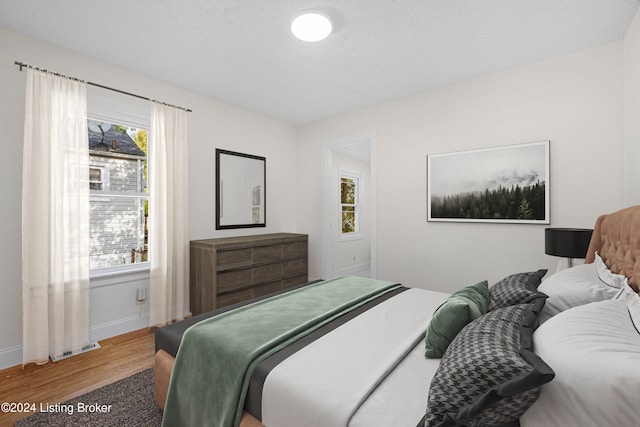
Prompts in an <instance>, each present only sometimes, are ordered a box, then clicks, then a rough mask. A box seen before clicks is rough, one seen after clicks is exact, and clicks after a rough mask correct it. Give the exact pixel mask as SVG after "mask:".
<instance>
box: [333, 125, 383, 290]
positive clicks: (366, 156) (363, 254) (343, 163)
mask: <svg viewBox="0 0 640 427" xmlns="http://www.w3.org/2000/svg"><path fill="white" fill-rule="evenodd" d="M377 168H378V161H377V146H376V134H375V132H372V133H368V134H363V135H354V136H349V137H344V138H336V139H331V140H327V141H324V142H323V143H322V277H323V278H324V279H330V278H333V277H339V276H346V275H357V276H364V277H370V278H374V279H375V278H377V277H378V259H377V254H378V250H377V247H378V237H377V230H378V224H377V220H378V218H377V212H378V207H377V203H378V200H377V194H378V188H377V176H378V170H377ZM341 175H357V176H360V183H361V191H360V201H361V203H360V209H361V210H360V211H359V227H360V228H358V230H357V232H356V233H343V224H342V213H341V210H340V202H341V200H340V176H341Z"/></svg>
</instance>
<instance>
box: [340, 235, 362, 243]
mask: <svg viewBox="0 0 640 427" xmlns="http://www.w3.org/2000/svg"><path fill="white" fill-rule="evenodd" d="M363 239H364V234H362V233H349V234H342V233H341V234H340V237H339V240H340V241H341V242H351V241H354V240H363Z"/></svg>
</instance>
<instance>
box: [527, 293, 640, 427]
mask: <svg viewBox="0 0 640 427" xmlns="http://www.w3.org/2000/svg"><path fill="white" fill-rule="evenodd" d="M636 298H637V296H636ZM533 339H534V348H535V350H536V353H537V354H538V355H540V356H541V357H542V359H544V361H545V362H547V363H548V364H549V366H551V367H552V368H553V369H554V371H555V373H556V377H555V378H554V379H553V381H551V382H550V383H549V384H546V385H544V386H542V392H541V394H540V397H539V398H538V400H537V401H536V402H535V403H534V404H533V406H532V407H531V408H529V410H528V411H527V412H526V413H525V414H524V415H523V416H522V417H521V418H520V423H521V425H522V427H539V426H544V427H553V426H558V427H572V426H576V427H578V426H579V427H588V426H594V427H602V426H620V427H626V426H629V427H633V426H638V425H640V405H638V403H637V399H638V396H640V370H639V369H638V367H639V366H640V335H639V334H638V332H637V331H636V329H635V327H634V326H633V323H632V322H631V318H630V314H629V310H628V307H627V302H626V301H625V300H615V299H614V300H607V301H600V302H593V303H590V304H586V305H582V306H579V307H574V308H572V309H569V310H567V311H564V312H562V313H560V314H557V315H556V316H554V317H552V318H551V319H549V320H548V321H547V322H545V323H544V324H543V325H541V326H540V327H539V328H538V329H537V330H536V332H535V333H534V334H533Z"/></svg>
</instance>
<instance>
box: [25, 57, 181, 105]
mask: <svg viewBox="0 0 640 427" xmlns="http://www.w3.org/2000/svg"><path fill="white" fill-rule="evenodd" d="M15 64H16V65H17V66H18V67H20V71H22V69H23V68H25V67H26V68H31V69H34V70H38V71H42V72H43V73H48V74H52V75H54V76H58V77H64V78H66V79H71V80H75V81H78V82H82V83H85V84H88V85H91V86H95V87H99V88H102V89H107V90H110V91H113V92H118V93H121V94H123V95H129V96H133V97H134V98H140V99H144V100H145V101H151V102H156V103H158V104H162V105H166V106H168V107H173V108H178V109H180V110H183V111H186V112H188V113H191V110H190V109H189V108H184V107H179V106H177V105H172V104H167V103H166V102H161V101H156V100H155V99H151V98H147V97H146V96H142V95H136V94H135V93H131V92H125V91H124V90H120V89H116V88H112V87H109V86H105V85H101V84H99V83H93V82H87V81H84V80H81V79H78V78H76V77H71V76H67V75H64V74H60V73H55V72H53V71H49V70H45V69H43V68H38V67H34V66H33V65H30V64H25V63H24V62H20V61H15Z"/></svg>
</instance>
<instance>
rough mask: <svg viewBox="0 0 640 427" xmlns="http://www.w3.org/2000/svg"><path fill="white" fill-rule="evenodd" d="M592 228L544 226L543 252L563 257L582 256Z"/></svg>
mask: <svg viewBox="0 0 640 427" xmlns="http://www.w3.org/2000/svg"><path fill="white" fill-rule="evenodd" d="M592 233H593V230H591V229H588V228H545V229H544V253H545V254H547V255H554V256H559V257H564V258H584V257H586V255H587V249H589V242H590V241H591V234H592Z"/></svg>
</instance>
